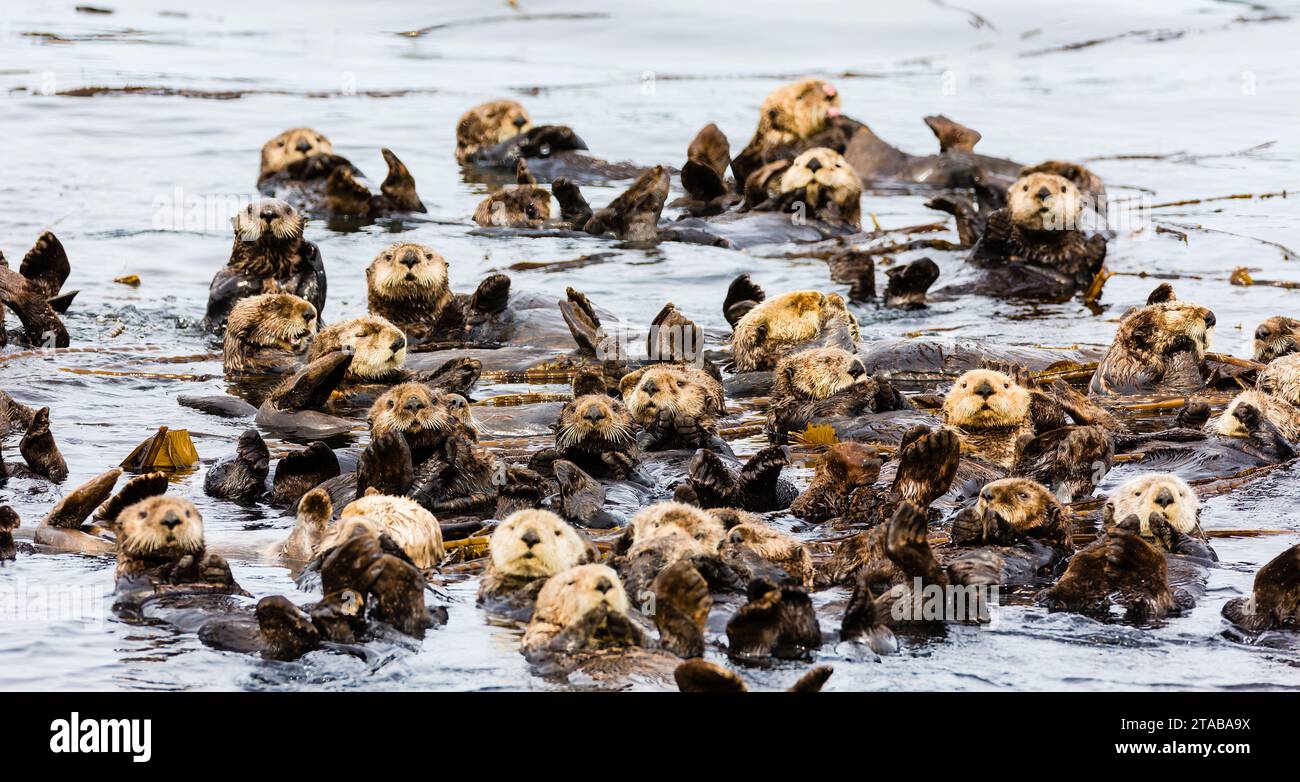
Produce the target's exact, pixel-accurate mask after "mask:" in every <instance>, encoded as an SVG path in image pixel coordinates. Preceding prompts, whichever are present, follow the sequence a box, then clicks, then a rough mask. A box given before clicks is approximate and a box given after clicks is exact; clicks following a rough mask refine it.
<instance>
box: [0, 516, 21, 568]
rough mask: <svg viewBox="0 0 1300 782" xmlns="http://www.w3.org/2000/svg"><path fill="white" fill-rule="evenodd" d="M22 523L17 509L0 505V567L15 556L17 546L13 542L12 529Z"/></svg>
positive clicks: (11, 560)
mask: <svg viewBox="0 0 1300 782" xmlns="http://www.w3.org/2000/svg"><path fill="white" fill-rule="evenodd" d="M22 524H23V522H22V519H21V518H19V517H18V512H17V511H15V510H14V509H13V508H11V507H9V506H8V505H0V567H4V565H5V563H7V562H13V561H14V559H15V558H17V556H18V551H19V546H18V544H16V543H14V530H16V529H18V528H19V527H21V526H22ZM25 548H26V547H25Z"/></svg>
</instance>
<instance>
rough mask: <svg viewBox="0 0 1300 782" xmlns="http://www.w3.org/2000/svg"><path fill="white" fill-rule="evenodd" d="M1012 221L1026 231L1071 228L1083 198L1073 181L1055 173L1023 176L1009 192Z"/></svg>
mask: <svg viewBox="0 0 1300 782" xmlns="http://www.w3.org/2000/svg"><path fill="white" fill-rule="evenodd" d="M1007 208H1008V209H1009V210H1010V212H1011V220H1012V221H1013V222H1014V223H1015V224H1016V225H1018V226H1020V227H1021V228H1022V229H1024V230H1026V231H1072V230H1076V229H1078V227H1079V214H1080V213H1081V212H1082V210H1083V201H1082V199H1081V198H1080V197H1079V188H1078V187H1076V186H1075V184H1074V183H1073V182H1071V181H1070V180H1068V179H1066V178H1065V177H1063V176H1058V175H1056V174H1044V173H1035V174H1029V175H1028V176H1023V177H1021V178H1020V179H1017V180H1016V183H1015V184H1014V185H1012V186H1011V189H1010V190H1008V191H1007Z"/></svg>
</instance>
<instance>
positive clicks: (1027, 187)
mask: <svg viewBox="0 0 1300 782" xmlns="http://www.w3.org/2000/svg"><path fill="white" fill-rule="evenodd" d="M1020 189H1021V190H1023V191H1025V192H1026V193H1028V192H1029V185H1025V186H1024V187H1022V188H1020Z"/></svg>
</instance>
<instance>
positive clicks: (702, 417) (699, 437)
mask: <svg viewBox="0 0 1300 782" xmlns="http://www.w3.org/2000/svg"><path fill="white" fill-rule="evenodd" d="M619 391H620V393H621V394H622V395H623V400H624V401H625V402H626V403H627V409H628V412H629V413H630V414H631V416H632V418H633V419H634V420H635V421H636V422H637V423H638V424H640V425H641V427H642V428H643V429H644V430H645V434H644V435H643V436H642V437H641V438H640V440H639V442H640V444H641V447H642V449H643V450H646V451H666V450H673V449H677V448H713V449H715V450H721V451H723V452H725V453H730V452H731V448H730V446H728V445H727V444H726V442H725V441H723V440H722V438H721V437H720V436H719V435H718V418H719V417H721V416H723V415H726V412H727V407H726V404H727V402H726V399H725V398H724V396H723V392H722V384H721V383H719V382H718V379H717V378H715V377H714V376H713V375H710V374H709V373H708V372H706V371H704V370H703V369H697V368H695V367H691V366H687V365H684V364H652V365H650V366H648V367H643V368H641V369H638V370H635V371H633V372H629V373H628V374H626V375H624V376H623V378H622V379H621V380H620V381H619Z"/></svg>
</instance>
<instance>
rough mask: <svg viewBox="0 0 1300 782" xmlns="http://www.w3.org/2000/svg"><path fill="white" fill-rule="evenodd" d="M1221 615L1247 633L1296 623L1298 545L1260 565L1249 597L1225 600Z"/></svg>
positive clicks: (1299, 622) (1299, 616)
mask: <svg viewBox="0 0 1300 782" xmlns="http://www.w3.org/2000/svg"><path fill="white" fill-rule="evenodd" d="M1223 616H1224V618H1226V619H1227V620H1228V621H1230V622H1232V623H1233V624H1235V625H1237V626H1238V627H1240V628H1242V629H1243V630H1246V631H1247V632H1251V633H1259V632H1263V631H1265V630H1270V629H1272V628H1275V627H1290V628H1296V627H1297V626H1300V545H1296V546H1292V547H1291V548H1289V549H1287V550H1286V551H1283V552H1282V553H1281V554H1278V555H1277V556H1276V557H1274V558H1273V559H1271V560H1269V561H1268V562H1267V563H1266V564H1265V565H1264V566H1263V567H1261V568H1260V569H1259V572H1258V573H1256V574H1255V583H1254V586H1253V588H1252V590H1251V596H1250V598H1249V599H1246V598H1240V597H1238V598H1234V599H1232V600H1229V601H1228V603H1227V605H1225V606H1224V607H1223Z"/></svg>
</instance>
